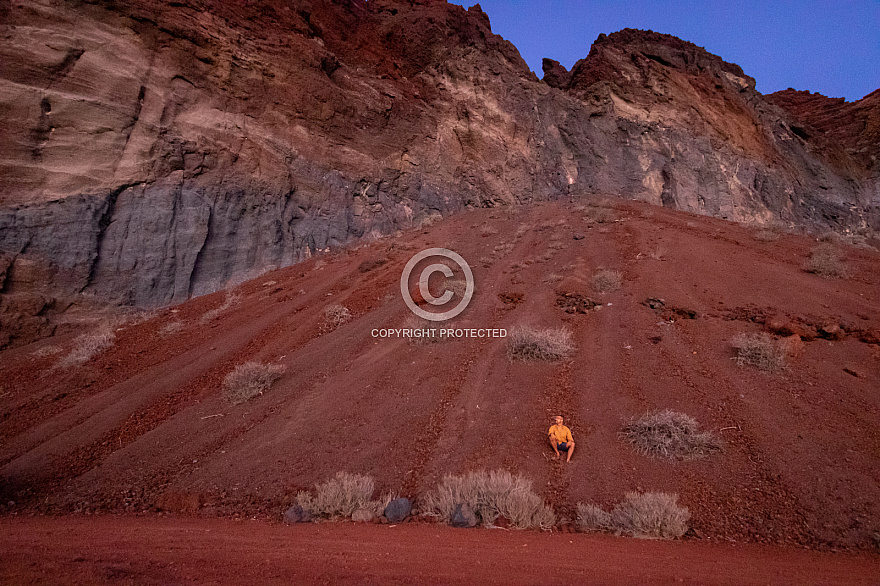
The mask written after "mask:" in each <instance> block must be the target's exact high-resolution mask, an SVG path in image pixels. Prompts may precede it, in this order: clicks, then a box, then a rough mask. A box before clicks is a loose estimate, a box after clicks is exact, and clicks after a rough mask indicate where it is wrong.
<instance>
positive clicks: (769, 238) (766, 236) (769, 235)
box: [754, 228, 780, 242]
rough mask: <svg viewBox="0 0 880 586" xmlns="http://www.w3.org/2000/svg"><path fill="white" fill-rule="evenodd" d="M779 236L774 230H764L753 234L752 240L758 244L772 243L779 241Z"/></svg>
mask: <svg viewBox="0 0 880 586" xmlns="http://www.w3.org/2000/svg"><path fill="white" fill-rule="evenodd" d="M779 237H780V234H779V232H777V231H776V230H772V229H768V228H764V229H762V230H758V231H757V232H755V235H754V238H755V240H757V241H758V242H773V241H775V240H779Z"/></svg>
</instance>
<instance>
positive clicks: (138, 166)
mask: <svg viewBox="0 0 880 586" xmlns="http://www.w3.org/2000/svg"><path fill="white" fill-rule="evenodd" d="M5 6H6V8H4V16H3V19H2V24H0V31H2V37H0V38H2V40H0V132H2V134H3V136H4V137H5V138H6V140H4V141H3V142H2V144H0V250H2V251H4V253H5V254H6V256H7V257H8V258H10V259H11V261H10V263H9V270H8V271H6V272H7V274H10V275H15V274H23V272H24V267H25V265H26V264H27V263H31V265H34V266H39V267H42V269H40V270H43V271H44V272H45V274H46V277H45V278H43V279H40V280H38V282H37V283H36V284H34V285H33V286H31V287H30V289H28V290H29V291H30V292H32V293H37V294H42V295H47V296H49V297H59V298H60V297H70V296H74V295H77V294H80V293H86V294H88V295H89V296H91V297H94V298H97V299H101V300H107V301H111V302H116V303H126V304H135V305H147V306H149V305H162V304H167V303H169V302H177V301H181V300H184V299H186V298H188V297H189V296H191V295H196V294H201V293H206V292H209V291H213V290H216V289H217V288H219V287H221V286H222V285H223V284H224V283H226V282H228V281H229V280H230V279H238V278H244V277H247V276H248V275H251V274H254V273H255V272H259V271H261V270H264V269H266V268H268V267H272V266H282V265H288V264H292V263H295V262H297V261H300V260H302V259H305V258H308V257H310V256H311V255H313V254H315V253H317V252H319V251H322V250H326V249H327V248H328V247H332V246H337V245H341V244H344V243H346V242H350V241H352V240H354V239H360V238H367V239H369V238H374V237H377V236H379V235H383V234H389V233H392V232H393V231H395V230H397V229H400V228H405V227H409V226H413V225H418V224H419V223H420V222H421V221H422V219H423V218H426V217H429V216H432V217H436V216H437V215H440V216H446V215H448V214H451V213H454V212H456V211H458V210H460V209H463V208H465V207H467V206H494V205H499V204H512V203H518V202H529V201H533V200H544V199H552V198H558V197H574V196H579V195H582V194H590V193H599V194H613V195H618V196H620V197H624V198H630V199H641V200H645V201H649V202H653V203H656V204H658V205H664V206H670V207H675V208H679V209H683V210H687V211H692V212H695V213H701V214H708V215H714V216H718V217H723V218H727V219H730V220H736V221H749V222H752V221H754V222H765V221H771V220H772V221H776V220H781V221H784V222H788V223H796V224H810V225H821V226H826V227H831V228H841V229H842V228H857V227H865V226H870V227H873V228H875V229H876V228H878V227H880V212H878V203H880V195H878V187H877V185H878V181H877V176H876V173H874V174H871V173H867V174H866V173H865V172H863V171H862V169H863V168H864V166H861V167H860V166H858V165H856V166H853V165H848V164H839V161H836V159H834V157H835V156H837V155H834V153H836V152H837V151H835V150H834V149H832V148H831V147H827V148H826V147H822V148H816V149H814V148H813V143H812V142H811V141H812V138H811V136H810V135H805V134H804V133H803V132H801V131H800V130H799V128H801V127H800V126H797V124H796V123H795V122H793V120H794V118H792V116H795V115H794V114H787V113H786V112H785V111H783V110H782V109H780V108H778V107H777V106H774V105H773V104H771V103H770V102H768V101H767V100H765V99H764V97H763V96H761V95H760V94H759V93H757V92H756V91H755V90H754V82H753V80H752V79H751V78H749V77H747V76H745V75H744V74H743V73H742V71H741V70H740V68H739V67H737V66H736V65H733V64H729V63H725V62H724V61H723V60H721V59H720V58H719V57H716V56H714V55H710V54H709V53H707V52H706V51H704V50H703V49H701V48H699V47H696V46H695V45H692V44H691V43H687V42H684V41H681V40H679V39H675V38H674V37H670V36H667V35H659V34H656V33H650V32H645V31H634V30H629V29H627V30H624V31H621V32H619V33H614V34H612V35H609V36H607V37H606V36H604V35H603V36H601V37H600V38H599V39H598V40H597V41H596V43H594V45H593V47H592V49H591V50H590V54H589V56H588V57H587V58H586V59H584V60H582V61H580V62H579V63H578V64H577V65H576V66H575V67H574V69H573V70H572V72H571V74H568V73H567V72H565V69H564V68H563V67H561V66H558V67H557V66H555V65H553V63H552V62H551V63H550V69H549V70H547V71H546V72H545V80H546V82H547V83H542V82H541V81H539V80H538V79H537V78H536V77H535V75H534V74H533V73H532V72H531V71H529V69H528V67H527V65H526V64H525V62H524V61H523V60H522V58H521V57H520V55H519V53H518V52H517V50H516V48H515V47H514V46H513V45H511V44H510V43H509V42H507V41H505V40H504V39H502V38H500V37H498V36H496V35H494V34H493V33H492V32H491V28H490V23H489V18H488V16H487V15H486V14H485V13H484V12H483V11H482V10H481V9H480V8H479V6H474V7H472V8H471V9H469V10H465V9H463V8H461V7H459V6H455V5H450V4H447V3H446V2H443V1H439V0H431V1H420V2H409V1H403V0H400V1H395V0H371V1H370V2H364V1H362V0H352V1H350V2H344V3H338V4H337V3H328V2H311V1H308V0H295V1H288V2H281V1H279V0H267V1H265V2H260V3H256V4H248V5H240V4H238V3H229V2H220V1H219V0H204V1H202V2H200V3H198V4H186V5H182V4H181V3H178V2H170V1H162V0H129V1H124V2H97V3H94V4H88V3H83V4H78V3H67V2H61V1H58V0H42V1H37V0H27V1H25V2H20V3H15V4H6V5H5ZM869 97H870V96H869ZM875 102H876V100H874V99H873V98H872V100H868V99H867V98H866V100H865V101H864V104H861V105H860V106H858V108H856V109H857V110H858V112H863V111H864V112H866V114H865V116H868V117H869V118H870V117H871V116H874V117H876V111H877V106H876V104H875ZM854 108H855V106H854ZM859 115H861V114H859ZM853 116H854V115H853ZM795 117H796V116H795ZM870 119H871V120H873V118H870ZM792 124H795V126H794V127H793V126H792ZM798 124H800V123H798ZM816 124H819V123H818V122H816ZM831 126H834V125H833V124H831ZM847 132H848V133H849V134H847V135H846V136H848V137H849V136H855V137H856V138H854V139H852V145H855V146H853V147H850V146H844V147H840V148H842V149H844V151H846V149H850V148H854V149H856V150H858V149H860V148H862V147H861V146H859V145H863V144H875V145H876V141H875V142H874V143H871V138H870V136H871V135H870V134H868V135H865V134H862V133H860V131H858V128H857V124H855V123H854V124H853V125H851V128H850V130H848V131H847ZM838 139H840V140H843V139H842V138H840V137H838V135H837V134H835V133H834V132H830V131H829V133H828V136H827V137H824V138H823V139H822V140H824V141H825V142H823V143H822V144H826V143H827V144H831V143H834V141H837V140H838ZM849 140H850V139H849V138H847V139H846V141H849ZM846 141H844V142H846ZM846 145H850V142H846ZM835 148H836V147H835ZM846 152H847V153H848V152H849V151H846ZM847 156H849V155H847ZM852 156H853V157H855V155H852ZM868 158H870V157H868ZM859 160H860V161H861V160H862V159H859ZM865 164H867V163H865ZM859 165H862V163H859ZM874 169H876V167H874ZM20 268H21V270H19V269H20ZM2 286H3V288H4V289H3V291H4V292H5V291H6V290H7V287H8V286H9V278H6V279H4V282H3V283H2ZM24 290H25V286H24V285H23V284H20V285H19V291H20V292H21V291H24Z"/></svg>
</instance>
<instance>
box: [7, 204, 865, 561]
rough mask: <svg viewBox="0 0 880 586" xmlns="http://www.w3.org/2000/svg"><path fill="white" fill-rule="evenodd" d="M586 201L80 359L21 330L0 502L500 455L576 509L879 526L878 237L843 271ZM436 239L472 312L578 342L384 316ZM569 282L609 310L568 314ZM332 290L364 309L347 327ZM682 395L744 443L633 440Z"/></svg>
mask: <svg viewBox="0 0 880 586" xmlns="http://www.w3.org/2000/svg"><path fill="white" fill-rule="evenodd" d="M583 203H585V204H587V205H580V203H579V202H575V203H574V204H572V203H570V202H567V201H566V202H556V203H548V204H540V205H532V206H523V207H517V208H512V209H509V210H488V209H481V210H474V211H469V212H463V213H462V214H459V215H456V216H454V217H451V218H448V219H446V220H443V221H441V222H438V223H437V224H435V225H433V226H431V227H429V228H425V229H418V230H410V231H407V232H404V233H402V234H399V235H397V236H396V237H394V238H389V239H384V240H378V241H376V242H373V243H370V244H368V245H359V246H357V247H352V248H350V249H342V250H338V251H333V252H330V253H328V254H324V255H321V256H319V257H317V258H314V259H311V260H309V261H307V262H306V263H303V264H300V265H296V266H292V267H287V268H284V269H280V270H277V271H274V272H271V273H267V274H265V275H262V276H261V277H259V278H256V279H254V280H251V281H248V282H246V283H243V284H241V285H239V286H236V287H230V289H229V291H221V292H219V293H216V294H213V295H209V296H205V297H199V298H195V299H192V300H191V301H188V302H187V303H184V304H182V305H180V306H177V307H172V308H165V309H161V310H158V311H157V312H155V313H154V314H152V315H151V316H149V319H146V320H145V321H142V322H140V323H136V324H134V323H132V324H126V325H121V326H119V328H118V329H117V331H116V340H115V343H114V345H113V346H112V347H111V348H109V349H108V350H106V351H105V352H103V353H102V354H100V355H98V356H96V357H95V358H93V359H92V360H91V361H89V362H87V363H86V364H83V365H82V366H79V367H71V368H59V367H58V364H59V362H60V361H61V359H62V358H63V357H64V356H65V355H66V354H67V353H68V352H69V351H70V350H71V349H72V348H73V347H74V346H75V345H76V344H77V343H78V342H77V341H76V340H75V339H74V338H73V336H68V337H57V338H55V339H49V340H45V341H42V342H38V343H35V344H32V345H30V346H27V347H22V348H17V349H15V350H11V351H7V352H4V353H3V354H2V355H0V497H2V498H0V513H2V514H4V515H11V514H19V515H22V514H29V513H31V512H38V513H54V514H65V513H92V514H94V513H126V514H130V515H135V514H136V515H142V514H144V513H149V512H157V511H171V512H176V513H186V514H191V515H196V516H199V517H201V518H215V517H226V518H236V517H239V518H250V517H253V516H257V517H258V518H262V519H268V520H277V519H280V517H281V514H282V512H283V511H284V510H285V508H286V507H287V506H289V504H290V503H291V502H292V501H293V499H294V497H295V495H296V492H297V491H299V490H303V489H308V488H310V487H312V486H313V485H314V484H315V483H316V482H319V481H323V480H325V479H326V478H328V477H331V476H333V475H334V474H335V473H336V472H338V471H340V470H346V471H349V472H358V473H366V474H370V475H372V476H373V477H374V478H375V479H376V483H377V489H378V491H393V492H396V493H398V494H400V495H402V496H408V497H411V498H415V499H416V500H418V497H419V495H421V494H424V492H425V491H426V490H429V489H430V488H432V487H433V486H435V485H436V483H437V482H438V481H439V480H440V479H441V478H442V476H443V475H445V474H449V473H462V472H465V471H468V470H474V469H495V468H503V469H507V470H511V471H513V472H516V473H519V474H522V475H524V476H526V477H527V478H529V479H531V480H532V481H533V483H534V487H535V490H536V491H537V492H538V494H540V495H541V496H542V497H543V498H545V499H546V500H547V502H549V503H550V504H551V505H553V507H554V508H555V509H556V511H557V513H559V514H560V515H561V516H565V517H568V519H569V520H571V519H572V517H573V513H574V510H575V506H576V504H577V503H578V502H594V503H597V504H599V505H602V506H605V507H606V508H607V507H610V506H612V505H613V504H614V503H615V502H619V501H620V500H621V499H622V498H623V497H624V495H625V494H626V492H628V491H666V492H673V493H677V494H678V495H679V502H680V503H681V504H682V505H684V506H686V507H687V508H688V509H689V510H690V512H691V514H692V517H691V530H690V531H689V532H688V534H687V535H686V539H687V540H690V541H694V542H702V541H711V542H716V541H724V540H735V541H736V542H744V541H746V542H755V543H779V544H787V545H789V546H792V547H801V546H807V547H810V548H815V549H831V548H859V549H875V548H876V545H875V543H876V539H877V537H876V535H878V534H880V483H878V482H877V470H878V469H880V395H878V393H877V389H880V344H878V342H880V337H878V336H880V253H878V252H877V251H876V250H873V249H865V248H858V247H855V246H851V245H848V244H846V243H839V244H837V245H836V246H837V248H838V250H839V251H840V254H841V256H842V258H843V259H844V262H845V263H846V265H847V267H848V269H849V271H850V276H849V277H848V278H846V279H834V278H823V277H821V276H818V275H815V274H810V273H808V272H806V271H805V270H804V269H803V266H804V263H805V261H806V259H807V257H808V255H809V253H810V250H811V249H812V248H813V247H815V246H817V245H818V244H819V243H818V242H817V241H816V239H815V238H810V237H807V236H798V235H790V234H785V233H780V232H775V233H772V232H771V233H770V234H769V236H768V235H767V234H761V233H759V232H758V230H757V229H755V228H749V227H746V226H741V225H737V224H733V223H730V222H725V221H722V220H717V219H713V218H707V217H699V216H693V215H690V214H686V213H681V212H675V211H670V210H666V209H662V208H657V207H653V206H650V205H647V204H640V203H635V202H622V201H620V200H609V201H604V202H603V201H597V202H594V203H590V202H583ZM431 246H441V247H447V248H451V249H453V250H455V251H456V252H458V253H459V254H461V255H462V256H463V257H464V258H465V259H466V260H467V261H468V262H469V263H470V265H471V266H472V268H473V271H474V275H475V279H476V286H477V290H476V293H475V295H474V298H473V300H472V302H471V304H470V306H469V307H468V309H467V310H466V311H465V312H464V313H463V314H462V315H461V316H459V317H458V318H456V319H455V320H454V323H455V325H456V327H464V326H472V327H481V328H508V329H510V328H512V327H515V326H517V325H532V326H538V327H566V328H568V329H569V330H570V331H571V332H572V337H573V340H574V342H575V344H576V346H577V349H576V351H575V352H574V354H573V355H572V357H571V358H570V359H566V360H561V361H558V362H552V363H540V364H523V363H511V362H510V361H509V360H508V359H507V356H506V351H505V342H504V340H499V339H459V340H452V341H448V342H443V343H439V344H431V345H416V344H411V343H407V342H406V341H405V340H399V339H377V338H374V337H373V336H372V331H373V330H374V329H376V328H386V327H401V326H402V324H404V323H405V322H406V320H407V318H408V317H409V316H410V313H409V310H408V309H407V308H406V306H405V305H404V303H403V301H402V300H401V294H400V285H399V279H400V274H401V269H402V268H403V265H404V264H405V263H406V262H407V260H409V258H410V257H412V256H413V255H414V254H415V253H416V252H418V251H420V250H423V249H425V248H427V247H431ZM600 267H604V268H609V269H613V270H617V271H620V272H621V273H622V287H621V288H620V289H619V290H617V291H612V292H609V293H605V294H601V293H598V292H596V291H594V290H593V288H592V284H591V281H592V276H593V274H594V273H595V272H596V271H597V270H598V269H599V268H600ZM566 292H568V293H575V294H578V295H581V296H583V297H588V298H590V299H593V300H594V301H595V302H597V303H600V304H601V310H591V311H587V312H586V313H577V312H575V313H568V312H567V311H565V309H564V308H563V307H561V306H560V304H559V301H560V293H566ZM228 296H229V297H230V298H231V299H232V302H231V303H230V304H229V306H228V308H226V309H225V310H223V311H220V312H219V316H217V317H215V318H213V319H208V318H207V317H210V316H207V317H206V314H207V313H208V312H209V311H211V310H214V309H218V308H221V307H223V306H224V304H225V300H226V299H227V297H228ZM658 298H659V299H662V300H663V305H662V306H656V307H651V304H650V303H649V300H650V299H658ZM335 304H341V305H344V306H345V307H347V308H348V309H349V310H350V312H351V314H352V319H351V320H350V321H348V322H347V323H344V324H342V325H340V326H338V327H331V324H328V323H327V320H326V319H325V317H324V311H325V309H326V308H328V307H330V306H332V305H335ZM655 305H656V304H655ZM774 321H777V322H780V323H782V324H789V325H791V326H793V327H797V328H803V332H804V334H805V335H804V336H803V339H802V340H800V341H799V342H800V343H799V344H798V345H797V347H796V348H795V350H796V352H794V353H793V354H792V355H791V356H790V357H789V362H788V367H787V368H785V369H783V370H781V371H779V372H776V373H765V372H762V371H760V370H757V369H755V368H751V367H741V366H738V365H737V364H736V363H735V361H734V360H733V351H732V349H731V346H730V342H729V341H730V339H731V338H732V337H733V336H735V335H736V334H739V333H758V332H765V331H770V330H773V329H774V326H773V325H772V324H773V322H774ZM830 326H834V328H831V330H830V331H831V332H833V333H829V334H820V333H819V330H820V329H822V328H824V327H830ZM835 328H836V329H835ZM84 329H85V328H84ZM777 330H778V328H777ZM773 335H774V336H777V337H778V338H781V337H782V334H781V333H779V332H778V331H777V332H776V333H774V334H773ZM247 360H257V361H263V362H273V363H279V364H282V365H284V366H285V367H286V369H287V370H286V373H285V374H284V376H283V377H282V378H281V379H280V380H279V381H278V382H277V383H276V384H275V386H274V387H273V388H272V389H271V390H270V391H268V392H266V393H265V394H264V395H262V396H259V397H257V398H255V399H253V400H251V401H248V402H246V403H243V404H240V405H232V404H230V403H229V402H227V401H226V400H224V398H223V395H222V392H221V382H222V380H223V378H224V377H225V376H226V374H227V373H229V372H230V371H231V370H232V369H233V368H234V367H235V365H237V364H240V363H242V362H244V361H247ZM666 408H669V409H673V410H675V411H681V412H683V413H685V414H687V415H689V416H691V417H693V418H695V419H696V420H697V421H698V422H699V423H700V425H701V427H702V429H705V430H709V431H712V432H714V433H715V434H717V435H718V436H719V437H720V438H721V439H722V440H723V443H724V450H723V451H722V452H720V453H717V454H713V455H711V456H709V457H707V458H703V459H699V460H692V461H678V462H676V461H668V460H658V459H652V458H648V457H645V456H643V455H640V454H638V453H636V452H635V451H634V450H633V448H632V447H631V446H630V445H629V444H628V443H626V442H625V441H623V440H622V439H621V438H620V435H619V432H620V430H621V427H622V425H623V423H624V422H625V421H628V420H630V419H631V418H633V417H638V416H640V415H642V414H643V413H645V412H646V411H650V410H659V409H666ZM556 414H562V415H564V416H565V418H566V422H567V424H568V425H569V426H570V427H571V428H572V431H573V433H574V437H575V439H576V441H577V444H578V447H577V453H576V455H575V457H574V460H573V462H572V463H571V464H570V465H565V464H560V463H557V462H552V461H551V460H550V455H551V453H550V449H549V446H547V445H546V438H545V434H546V430H547V427H549V425H550V418H551V417H552V416H553V415H556ZM334 530H341V529H334ZM319 531H324V529H320V530H319ZM365 531H373V530H372V529H367V530H365ZM480 535H488V534H486V533H481V534H480ZM534 539H538V540H541V539H545V538H544V537H539V536H535V537H534ZM603 543H604V542H603ZM614 543H616V542H614ZM631 543H638V544H639V545H634V546H633V547H653V546H651V545H643V544H641V542H634V541H633V542H631ZM673 547H678V546H673ZM681 547H688V546H681Z"/></svg>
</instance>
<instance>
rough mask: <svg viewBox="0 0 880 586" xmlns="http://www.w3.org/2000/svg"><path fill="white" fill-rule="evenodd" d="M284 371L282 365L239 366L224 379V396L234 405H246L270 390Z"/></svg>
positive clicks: (249, 363)
mask: <svg viewBox="0 0 880 586" xmlns="http://www.w3.org/2000/svg"><path fill="white" fill-rule="evenodd" d="M284 371H285V367H284V366H283V365H281V364H262V363H260V362H245V363H244V364H239V365H238V366H236V367H235V369H233V371H232V372H230V373H229V374H227V375H226V378H224V379H223V395H224V396H225V397H226V400H227V401H229V402H230V403H232V404H233V405H237V404H239V403H244V402H245V401H248V400H250V399H253V398H254V397H256V396H257V395H262V394H263V393H264V392H265V391H267V390H269V388H270V387H271V386H272V385H273V384H274V383H275V381H276V380H278V379H279V378H281V375H282V374H284Z"/></svg>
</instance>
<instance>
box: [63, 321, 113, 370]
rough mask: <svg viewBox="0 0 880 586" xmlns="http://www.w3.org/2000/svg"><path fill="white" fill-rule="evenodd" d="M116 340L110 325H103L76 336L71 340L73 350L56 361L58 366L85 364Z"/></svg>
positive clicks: (67, 366)
mask: <svg viewBox="0 0 880 586" xmlns="http://www.w3.org/2000/svg"><path fill="white" fill-rule="evenodd" d="M114 342H116V332H114V331H113V328H112V326H109V325H103V326H101V327H99V328H98V330H96V331H94V332H90V333H88V334H83V335H81V336H78V337H77V338H76V339H75V340H74V341H73V350H71V351H70V354H68V355H67V356H65V357H64V358H62V359H61V362H59V363H58V366H59V367H60V368H71V367H75V366H79V365H81V364H85V363H86V362H88V361H89V360H91V359H92V358H94V357H95V356H97V355H98V354H100V353H101V352H103V351H104V350H106V349H107V348H109V347H111V346H112V345H113V343H114Z"/></svg>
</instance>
